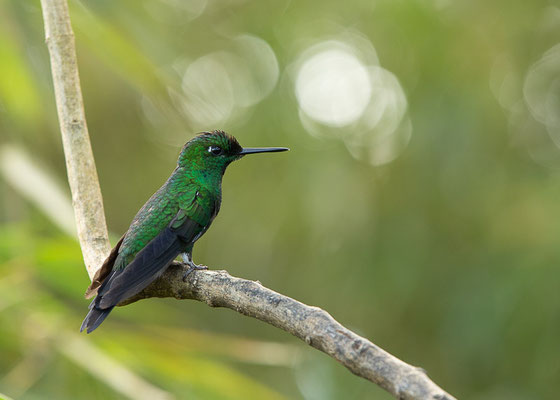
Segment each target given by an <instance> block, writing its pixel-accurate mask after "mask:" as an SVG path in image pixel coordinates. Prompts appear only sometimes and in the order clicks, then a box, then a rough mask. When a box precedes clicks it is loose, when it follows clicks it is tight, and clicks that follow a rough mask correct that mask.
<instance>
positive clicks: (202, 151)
mask: <svg viewBox="0 0 560 400" xmlns="http://www.w3.org/2000/svg"><path fill="white" fill-rule="evenodd" d="M286 150H288V149H287V148H285V147H262V148H243V147H241V145H240V144H239V142H238V141H237V139H236V138H234V137H233V136H231V135H228V134H227V133H225V132H224V131H213V132H203V133H201V134H200V135H198V136H195V137H194V138H192V139H191V140H189V141H188V142H187V143H186V144H185V145H184V146H183V149H182V150H181V154H180V155H179V160H178V161H177V164H178V165H179V167H187V168H190V169H197V170H215V171H220V172H221V173H222V174H223V173H224V171H225V169H226V167H227V166H228V165H229V164H230V163H231V162H232V161H235V160H238V159H240V158H241V157H243V156H245V155H246V154H254V153H265V152H278V151H286Z"/></svg>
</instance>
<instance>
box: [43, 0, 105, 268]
mask: <svg viewBox="0 0 560 400" xmlns="http://www.w3.org/2000/svg"><path fill="white" fill-rule="evenodd" d="M41 6H42V8H43V20H44V21H45V38H46V42H47V46H48V48H49V53H50V57H51V70H52V76H53V82H54V92H55V96H56V107H57V110H58V120H59V123H60V132H61V134H62V144H63V146H64V156H65V157H66V170H67V172H68V183H69V184H70V190H71V191H72V205H73V206H74V214H75V216H76V226H77V228H78V239H79V240H80V246H81V248H82V254H83V256H84V262H85V264H86V269H87V272H88V275H89V277H90V279H92V278H93V276H94V275H95V272H96V271H97V269H98V268H99V267H100V266H101V264H103V261H104V260H105V258H106V257H107V255H108V254H109V251H110V250H111V245H110V243H109V235H108V233H107V224H106V222H105V212H104V211H103V198H102V197H101V189H100V188H99V180H98V178H97V169H96V168H95V160H94V158H93V152H92V150H91V143H90V140H89V134H88V130H87V125H86V116H85V113H84V102H83V99H82V90H81V88H80V77H79V75H78V61H77V59H76V49H75V46H74V33H73V32H72V26H71V25H70V15H69V14H68V4H67V3H66V0H41Z"/></svg>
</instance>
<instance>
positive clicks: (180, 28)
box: [0, 0, 560, 400]
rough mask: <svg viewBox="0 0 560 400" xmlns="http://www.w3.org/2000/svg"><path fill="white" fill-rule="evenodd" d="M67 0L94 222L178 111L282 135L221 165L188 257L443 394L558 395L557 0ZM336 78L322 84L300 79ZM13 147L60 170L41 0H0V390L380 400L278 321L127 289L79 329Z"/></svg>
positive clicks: (165, 150)
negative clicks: (322, 316)
mask: <svg viewBox="0 0 560 400" xmlns="http://www.w3.org/2000/svg"><path fill="white" fill-rule="evenodd" d="M70 11H71V17H72V23H73V28H74V31H75V34H76V45H77V52H78V59H79V67H80V76H81V85H82V90H83V95H84V100H85V109H86V115H87V118H88V126H89V132H90V136H91V140H92V146H93V151H94V154H95V158H96V162H97V168H98V172H99V178H100V183H101V189H102V192H103V197H104V201H105V212H106V215H107V222H108V226H109V229H110V231H111V232H112V234H113V235H114V238H118V237H119V236H120V235H121V234H122V233H123V232H124V231H125V230H126V229H127V227H128V224H129V223H130V221H131V219H132V218H133V216H134V214H135V213H136V211H137V210H138V209H139V208H140V207H141V206H142V204H143V203H144V202H145V201H146V200H147V199H148V198H149V196H150V195H151V194H152V193H153V192H154V191H155V190H157V189H158V187H159V186H160V185H161V184H162V183H163V182H164V181H165V179H166V178H167V176H168V175H169V174H170V173H171V171H172V170H173V168H174V165H175V162H176V156H177V154H178V151H179V149H180V146H181V145H182V144H183V143H184V142H186V141H187V140H188V139H190V138H191V137H192V136H193V135H194V134H195V133H196V132H198V131H202V130H213V129H224V130H226V131H228V132H229V133H231V134H233V135H235V136H236V137H237V138H238V140H239V141H240V143H241V144H242V145H245V146H287V147H290V148H291V152H289V153H282V154H275V155H266V156H265V155H262V156H253V157H251V158H249V157H247V158H245V159H243V160H241V161H239V162H236V163H235V164H233V165H232V166H231V167H230V168H229V170H228V171H227V173H226V176H225V178H224V185H223V197H224V201H223V205H222V209H221V212H220V215H219V216H218V218H217V219H216V220H215V222H214V224H213V226H212V227H211V229H210V230H209V231H208V233H207V234H206V235H205V236H204V237H203V238H202V239H201V240H199V242H198V243H197V245H196V246H195V251H194V260H195V261H196V262H197V263H203V264H206V265H208V266H210V268H212V269H227V270H228V271H229V272H230V273H231V274H233V275H236V276H240V277H244V278H248V279H255V280H259V281H260V282H262V283H263V284H264V285H265V286H267V287H270V288H272V289H274V290H276V291H279V292H281V293H283V294H286V295H288V296H291V297H293V298H296V299H298V300H300V301H302V302H305V303H307V304H311V305H316V306H319V307H322V308H324V309H326V310H328V311H329V312H330V313H331V314H332V315H333V316H334V317H335V318H336V319H337V320H339V321H340V322H341V323H342V324H344V325H346V326H348V327H349V328H350V329H353V330H355V331H356V332H357V333H359V334H361V335H363V336H365V337H367V338H369V339H371V340H372V341H373V342H374V343H376V344H377V345H379V346H381V347H383V348H384V349H386V350H387V351H389V352H391V353H392V354H395V355H396V356H398V357H399V358H401V359H403V360H405V361H406V362H408V363H411V364H413V365H417V366H421V367H422V368H424V369H425V370H427V372H428V374H429V375H430V377H431V378H432V379H433V380H434V381H435V382H436V383H438V384H439V385H440V386H442V387H443V388H444V389H446V390H447V391H449V392H450V393H451V394H453V395H455V396H456V397H457V398H462V399H467V398H468V399H479V400H480V399H555V398H557V396H558V395H557V393H558V392H559V391H560V347H559V346H558V338H559V337H560V317H559V316H560V266H559V259H560V245H559V243H560V222H559V221H560V201H559V200H560V174H559V171H560V149H559V145H560V140H559V139H560V119H559V117H558V115H560V100H559V99H560V85H559V82H560V79H559V78H560V47H558V46H559V42H560V8H559V6H558V4H557V3H555V2H554V1H546V0H532V1H517V2H512V1H506V0H497V1H493V2H486V1H480V0H474V1H469V0H460V1H451V0H407V1H404V0H378V1H369V0H349V1H345V2H343V1H291V0H279V1H274V2H272V1H247V0H238V1H216V0H185V1H182V0H122V1H110V0H96V1H78V0H70ZM317 46H319V47H317ZM321 46H323V47H324V48H325V49H331V50H332V51H331V52H330V53H329V52H328V50H327V52H322V53H321V51H323V50H321V49H322V48H323V47H321ZM329 46H330V47H329ZM310 49H311V50H310ZM349 49H350V50H349ZM317 55H320V57H319V58H313V57H315V56H317ZM321 57H323V58H321ZM329 57H330V58H329ZM333 57H334V58H333ZM337 57H338V58H337ZM313 60H314V61H316V63H315V64H312V63H311V61H313ZM325 60H326V61H328V62H325ZM333 60H334V61H336V62H334V61H333ZM337 60H338V61H337ZM321 61H323V64H322V63H321ZM306 62H309V63H308V64H306ZM317 65H318V67H317ZM345 66H349V67H348V68H350V67H351V68H350V69H345V68H346V67H345ZM323 67H324V68H323ZM306 68H307V70H306ZM329 68H331V69H329ZM333 68H334V69H333ZM352 68H353V69H352ZM331 70H332V71H331ZM304 71H311V73H310V74H307V75H306V74H304ZM325 71H327V72H328V71H331V72H332V73H333V74H334V75H332V76H334V77H335V78H333V79H327V80H325V81H322V80H321V79H323V78H324V76H325V75H324V73H325ZM337 71H339V72H340V71H342V72H343V73H342V74H339V75H336V72H337ZM345 71H350V72H347V73H346V72H345ZM315 78H316V79H315ZM337 79H340V82H341V83H340V85H339V86H340V87H338V89H341V88H342V89H341V90H342V91H339V92H336V91H335V92H331V94H329V95H327V96H323V95H318V94H317V93H318V92H317V91H319V94H321V93H322V92H321V90H323V89H325V88H327V89H328V87H327V86H328V85H327V86H325V85H326V84H332V83H333V82H334V81H336V82H338V81H337ZM360 79H361V80H360ZM375 79H377V80H375ZM325 82H326V83H325ZM336 82H335V83H336ZM363 82H365V83H366V84H371V85H372V87H371V88H369V87H367V88H366V89H367V90H366V89H364V85H362V84H361V83H363ZM374 83H375V84H374ZM313 85H316V86H313ZM345 85H346V86H345ZM333 87H334V88H335V89H336V88H337V85H336V84H335V85H334V86H333ZM345 88H346V92H345V91H344V90H345ZM327 89H325V90H327ZM333 90H334V89H333ZM328 93H329V92H328V90H327V94H328ZM333 93H334V94H333ZM335 94H336V95H335ZM374 100H375V101H374ZM368 102H369V103H368ZM329 107H330V109H329ZM380 121H381V122H380ZM388 127H391V128H388ZM391 135H393V136H391ZM387 140H389V141H390V142H387ZM14 147H16V148H18V149H19V150H18V151H20V152H24V153H25V154H27V155H28V159H29V160H31V161H32V162H33V163H34V165H36V168H37V169H39V170H41V171H43V173H45V174H47V175H48V176H49V177H50V179H51V180H52V181H53V182H55V183H56V184H58V185H59V186H62V187H64V188H65V187H66V186H65V179H66V175H65V164H64V155H63V152H62V145H61V140H60V135H59V130H58V120H57V115H56V108H55V104H54V95H53V87H52V80H51V76H50V65H49V57H48V52H47V48H46V46H45V40H44V31H43V22H42V13H41V8H40V3H39V1H38V0H33V1H21V0H0V172H1V175H0V398H1V397H2V396H4V395H5V396H6V397H7V396H9V397H12V398H14V399H15V398H17V399H53V398H56V399H78V398H79V399H97V398H103V399H118V398H127V397H128V398H130V397H131V395H130V393H131V392H130V390H138V391H139V393H144V394H145V396H144V397H143V398H177V399H187V398H189V399H190V398H200V399H282V398H294V399H310V400H315V399H322V400H324V399H327V400H328V399H341V398H344V399H388V398H390V396H389V395H388V394H387V393H385V392H384V391H382V390H381V389H379V388H378V387H376V386H375V385H373V384H372V383H370V382H367V381H365V380H363V379H360V378H357V377H355V376H353V375H352V374H351V373H350V372H348V371H347V370H346V369H345V368H344V367H342V366H341V365H339V364H337V363H336V362H335V361H334V360H332V359H330V358H329V357H327V356H325V355H323V354H321V353H319V352H317V351H316V350H314V349H311V348H309V347H307V346H306V345H305V344H303V343H300V342H299V341H298V340H297V339H295V338H293V337H291V336H290V335H289V334H287V333H285V332H282V331H279V330H277V329H275V328H273V327H271V326H268V325H266V324H263V323H260V322H258V321H255V320H252V319H250V318H246V317H242V316H240V315H238V314H237V313H234V312H232V311H228V310H221V309H210V308H209V307H207V306H205V305H203V304H200V303H197V302H191V301H175V300H171V299H165V300H161V299H150V300H145V301H141V302H138V303H135V304H133V305H130V306H127V307H123V308H120V309H117V310H115V311H114V312H113V313H112V314H111V316H110V317H109V318H108V319H107V321H106V322H105V323H104V324H103V325H102V326H101V328H100V329H98V330H97V331H96V332H94V333H93V334H92V335H89V336H86V335H83V334H82V335H80V334H78V328H79V326H80V323H81V320H82V318H83V317H84V316H85V314H86V311H87V305H88V301H86V300H85V299H84V298H83V296H82V295H83V292H84V290H85V288H86V287H87V285H88V284H89V281H88V277H87V274H86V271H85V268H84V267H83V261H82V258H81V253H80V249H79V246H78V243H77V241H76V240H75V239H74V238H73V237H71V236H70V235H68V234H66V233H65V232H64V230H63V229H61V228H60V226H61V223H60V221H57V217H53V216H49V215H48V214H47V213H46V212H45V209H50V210H53V209H55V210H54V211H60V213H61V214H64V213H65V211H64V210H66V209H63V207H62V204H59V203H60V202H54V204H53V202H52V201H51V202H49V199H50V196H47V195H46V194H45V193H43V192H42V189H41V191H40V190H39V188H38V187H37V186H36V185H33V186H32V187H29V186H30V185H31V184H30V183H28V182H30V181H29V180H28V178H29V175H28V173H27V172H25V171H24V170H23V169H18V170H17V171H15V172H14V168H11V166H13V163H12V162H10V160H11V158H8V156H7V154H8V153H7V152H6V151H4V150H5V149H8V148H11V149H13V148H14ZM14 174H15V175H14ZM18 174H19V175H18ZM14 176H15V179H14ZM14 181H19V182H20V183H21V184H22V185H23V187H24V189H25V187H27V189H28V192H29V191H30V192H35V194H36V196H35V199H33V198H32V197H33V195H29V194H25V193H24V192H25V190H24V189H22V188H21V186H20V187H19V188H18V186H17V182H15V183H14ZM37 192H39V193H37ZM63 193H64V194H65V196H66V197H67V198H69V192H68V189H64V192H63ZM59 207H60V210H58V208H59ZM67 214H68V213H67V212H66V214H64V215H67ZM142 385H146V386H142ZM146 388H147V389H146ZM149 390H152V391H153V392H149ZM127 393H128V394H127ZM146 393H151V394H150V395H149V396H148V395H147V394H146ZM158 396H159V397H158ZM136 398H142V396H140V395H139V396H138V397H136Z"/></svg>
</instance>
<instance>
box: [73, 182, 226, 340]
mask: <svg viewBox="0 0 560 400" xmlns="http://www.w3.org/2000/svg"><path fill="white" fill-rule="evenodd" d="M209 203H210V204H209ZM183 204H184V203H183ZM203 205H204V206H203ZM218 207H219V202H216V201H212V200H211V199H210V198H208V197H204V198H201V196H200V193H199V192H198V191H197V192H196V194H195V196H194V199H192V201H191V202H190V204H188V205H186V206H183V207H181V206H180V208H179V211H178V212H177V213H176V215H175V216H174V218H173V219H172V220H171V222H170V223H169V224H168V225H167V226H166V227H165V229H163V230H162V232H160V233H159V234H158V235H157V236H156V237H154V238H153V239H152V240H151V241H150V242H149V243H148V244H147V245H146V246H145V247H144V248H143V249H142V250H140V251H139V252H138V253H137V254H136V256H135V257H134V259H133V260H132V261H131V262H130V263H129V264H128V265H127V266H126V267H125V268H122V269H113V270H112V271H111V272H110V273H109V275H108V276H107V278H106V279H105V281H104V282H103V283H102V284H101V286H100V287H99V289H98V291H97V297H96V298H95V299H94V300H93V301H92V303H91V304H90V311H89V313H88V315H86V318H85V319H84V322H83V323H82V327H81V328H80V331H83V330H84V329H85V328H87V332H88V333H90V332H92V331H93V330H94V329H96V328H97V327H98V326H99V325H100V324H101V323H102V322H103V320H105V318H106V317H107V315H109V313H110V312H111V310H112V309H113V307H115V306H116V305H117V304H118V303H120V302H121V301H123V300H125V299H127V298H129V297H132V296H134V295H135V294H137V293H138V292H140V291H141V290H142V289H144V288H145V287H146V286H148V285H149V284H150V283H152V282H153V281H154V280H155V279H156V278H157V277H158V276H160V275H161V274H162V273H163V272H164V271H165V269H166V268H167V267H168V265H169V264H170V263H171V262H172V261H173V260H174V259H175V257H177V255H179V253H181V252H183V251H185V250H186V249H188V248H189V247H192V245H193V243H194V242H195V241H196V240H197V239H198V238H199V237H200V236H202V234H203V233H204V232H205V231H206V230H207V229H208V227H209V226H210V223H211V222H212V220H213V219H214V217H215V216H216V214H217V211H218Z"/></svg>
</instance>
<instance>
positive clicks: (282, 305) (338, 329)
mask: <svg viewBox="0 0 560 400" xmlns="http://www.w3.org/2000/svg"><path fill="white" fill-rule="evenodd" d="M41 5H42V8H43V18H44V21H45V34H46V42H47V45H48V48H49V52H50V58H51V68H52V75H53V81H54V88H55V95H56V103H57V110H58V118H59V122H60V128H61V133H62V142H63V146H64V154H65V157H66V166H67V170H68V181H69V183H70V189H71V191H72V202H73V207H74V212H75V216H76V224H77V228H78V236H79V240H80V245H81V248H82V252H83V255H84V261H85V264H86V268H87V271H88V274H89V277H90V279H92V278H93V276H94V275H95V272H96V271H97V269H98V268H100V267H101V265H102V263H103V261H104V259H105V258H106V257H107V255H108V254H109V250H110V245H109V239H108V234H107V226H106V222H105V214H104V211H103V200H102V197H101V190H100V188H99V181H98V177H97V171H96V168H95V161H94V158H93V153H92V150H91V144H90V140H89V134H88V130H87V126H86V119H85V114H84V107H83V100H82V94H81V89H80V80H79V75H78V67H77V60H76V51H75V45H74V34H73V32H72V27H71V25H70V17H69V13H68V5H67V2H66V0H41ZM185 270H186V267H185V266H184V265H183V264H179V263H173V264H172V265H171V266H170V267H169V268H168V269H167V270H166V271H165V273H164V274H163V275H162V276H160V277H159V278H158V279H157V280H156V281H154V282H153V283H152V284H151V285H150V286H148V287H147V288H146V289H144V290H143V291H142V292H141V293H139V294H138V295H136V296H135V297H134V298H132V299H129V300H127V301H126V302H123V303H122V304H120V305H126V304H130V303H132V302H135V301H138V300H140V299H144V298H149V297H174V298H177V299H194V300H198V301H201V302H204V303H206V304H208V305H209V306H211V307H227V308H230V309H232V310H234V311H237V312H238V313H241V314H244V315H247V316H249V317H253V318H257V319H259V320H261V321H264V322H266V323H269V324H271V325H273V326H275V327H277V328H280V329H283V330H285V331H286V332H289V333H291V334H292V335H294V336H296V337H298V338H300V339H301V340H303V341H304V342H305V343H307V344H308V345H310V346H312V347H315V348H316V349H319V350H321V351H323V352H325V353H326V354H328V355H329V356H331V357H333V358H334V359H336V360H337V361H339V362H340V363H341V364H343V365H344V366H346V368H348V369H349V370H350V371H352V372H353V373H354V374H356V375H358V376H361V377H363V378H365V379H368V380H370V381H372V382H374V383H376V384H378V385H379V386H381V387H382V388H384V389H385V390H387V391H388V392H389V393H391V394H392V395H393V396H395V397H397V398H399V399H432V400H453V399H454V398H453V397H452V396H451V395H449V394H447V393H446V392H445V391H443V390H442V389H441V388H439V387H438V386H437V385H436V384H435V383H433V382H432V381H431V380H430V379H429V378H428V376H427V375H426V373H425V372H424V371H423V370H422V369H420V368H417V367H413V366H411V365H409V364H406V363H405V362H403V361H401V360H399V359H398V358H396V357H394V356H392V355H391V354H389V353H387V352H386V351H384V350H383V349H381V348H379V347H378V346H376V345H374V344H373V343H372V342H370V341H369V340H367V339H365V338H363V337H361V336H358V335H357V334H355V333H354V332H352V331H350V330H349V329H347V328H345V327H344V326H342V325H341V324H340V323H338V322H337V321H336V320H335V319H334V318H333V317H331V316H330V314H328V313H327V312H326V311H324V310H322V309H320V308H317V307H311V306H307V305H305V304H303V303H300V302H298V301H296V300H294V299H291V298H289V297H287V296H284V295H282V294H280V293H277V292H275V291H273V290H270V289H267V288H265V287H264V286H262V285H261V284H260V283H258V282H253V281H248V280H245V279H240V278H235V277H232V276H230V275H229V274H228V273H227V272H225V271H197V272H195V273H192V274H190V275H189V277H188V279H187V280H186V281H183V279H182V277H183V274H184V272H185Z"/></svg>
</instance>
